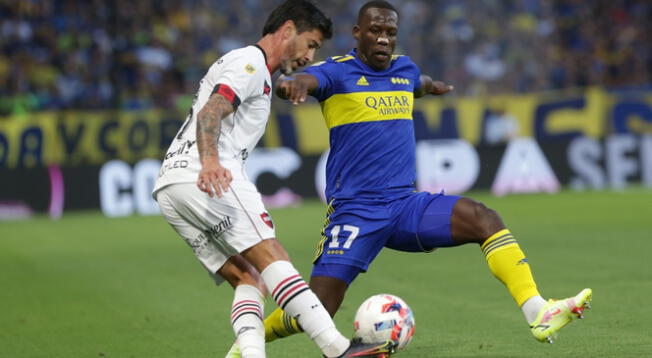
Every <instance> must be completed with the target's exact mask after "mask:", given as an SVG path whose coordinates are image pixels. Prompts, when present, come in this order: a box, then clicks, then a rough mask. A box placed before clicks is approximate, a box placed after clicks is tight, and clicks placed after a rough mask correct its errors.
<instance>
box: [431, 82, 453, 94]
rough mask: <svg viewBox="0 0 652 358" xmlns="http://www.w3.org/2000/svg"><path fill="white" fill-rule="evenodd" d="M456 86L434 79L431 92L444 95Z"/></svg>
mask: <svg viewBox="0 0 652 358" xmlns="http://www.w3.org/2000/svg"><path fill="white" fill-rule="evenodd" d="M453 89H454V88H453V86H452V85H447V84H445V83H444V82H442V81H432V88H431V89H430V94H433V95H442V94H445V93H448V92H450V91H452V90H453Z"/></svg>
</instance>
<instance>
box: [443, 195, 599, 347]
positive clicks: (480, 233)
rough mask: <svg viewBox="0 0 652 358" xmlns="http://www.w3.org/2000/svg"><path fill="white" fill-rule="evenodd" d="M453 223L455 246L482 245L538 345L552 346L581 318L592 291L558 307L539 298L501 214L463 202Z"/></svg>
mask: <svg viewBox="0 0 652 358" xmlns="http://www.w3.org/2000/svg"><path fill="white" fill-rule="evenodd" d="M451 223H452V224H451V234H452V236H453V241H454V243H455V244H458V245H459V244H463V243H469V242H477V243H479V244H480V248H481V249H482V252H483V254H484V256H485V259H486V260H487V265H488V266H489V269H490V271H491V272H492V273H493V274H494V276H495V277H496V278H498V280H500V281H501V282H502V283H503V284H504V285H505V286H506V287H507V289H508V290H509V293H510V294H511V296H512V297H513V298H514V300H515V301H516V303H517V304H518V306H519V307H520V308H521V310H522V312H523V314H524V315H525V319H526V320H527V322H528V324H529V325H530V326H531V327H533V328H532V334H534V336H535V338H537V339H538V340H539V341H543V342H545V341H548V342H552V337H553V336H554V333H555V332H557V331H558V330H559V329H561V328H562V327H563V326H565V325H566V324H567V323H568V322H570V320H571V319H572V318H573V317H574V316H580V315H581V313H582V312H583V310H584V305H585V304H586V303H587V302H588V301H589V300H590V299H591V290H590V289H585V290H584V291H582V292H580V293H579V294H578V295H577V296H575V297H571V298H567V299H565V300H561V301H556V303H551V302H546V301H545V300H544V299H543V298H542V297H541V295H540V294H539V291H538V289H537V285H536V283H535V281H534V277H533V276H532V272H531V270H530V265H529V263H528V260H527V258H526V257H525V254H524V253H523V251H522V250H521V248H520V246H519V244H518V242H517V241H516V239H515V238H514V236H513V235H512V233H511V232H510V231H509V230H507V229H506V228H505V226H504V224H503V222H502V219H501V218H500V216H499V215H498V213H496V212H495V211H494V210H491V209H489V208H487V207H486V206H485V205H483V204H482V203H478V202H476V201H474V200H472V199H469V198H461V199H460V200H459V201H458V202H457V203H456V204H455V207H454V210H453V215H452V218H451ZM483 238H486V239H483ZM559 302H564V304H567V306H568V307H570V304H571V303H573V302H575V303H576V306H577V307H578V308H568V309H566V310H564V309H562V308H563V307H566V306H564V304H562V303H559ZM562 306H563V307H562ZM579 307H581V308H579ZM557 309H559V312H557ZM553 313H554V314H553ZM541 321H544V323H541ZM548 326H549V327H548Z"/></svg>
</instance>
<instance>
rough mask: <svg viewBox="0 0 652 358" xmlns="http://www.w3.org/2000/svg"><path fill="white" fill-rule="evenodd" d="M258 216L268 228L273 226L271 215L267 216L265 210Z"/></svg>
mask: <svg viewBox="0 0 652 358" xmlns="http://www.w3.org/2000/svg"><path fill="white" fill-rule="evenodd" d="M260 218H261V219H263V222H264V223H265V225H267V226H269V228H270V229H273V228H274V222H272V217H271V216H269V214H268V213H267V212H264V213H262V214H260Z"/></svg>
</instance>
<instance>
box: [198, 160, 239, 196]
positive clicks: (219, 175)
mask: <svg viewBox="0 0 652 358" xmlns="http://www.w3.org/2000/svg"><path fill="white" fill-rule="evenodd" d="M232 180H233V176H232V175H231V171H230V170H228V169H226V168H225V167H223V166H222V165H221V164H220V163H219V162H218V161H217V160H210V161H207V162H206V163H202V168H201V171H200V172H199V178H197V187H198V188H199V190H201V191H203V192H205V193H207V194H208V196H210V197H211V198H212V197H213V195H217V197H218V198H221V197H222V194H223V193H226V192H227V191H229V185H230V184H231V181H232Z"/></svg>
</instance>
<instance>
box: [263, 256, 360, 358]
mask: <svg viewBox="0 0 652 358" xmlns="http://www.w3.org/2000/svg"><path fill="white" fill-rule="evenodd" d="M261 276H262V277H263V281H265V285H267V288H268V289H269V290H270V291H271V293H272V298H273V299H274V302H276V304H278V306H279V307H281V309H283V310H284V311H285V312H287V313H288V314H289V315H290V316H292V317H294V318H296V319H297V321H299V325H301V328H303V330H304V331H305V332H306V333H308V335H309V336H310V339H312V340H313V341H314V342H315V343H316V344H317V346H319V349H321V351H322V353H324V354H325V355H326V356H327V357H337V356H340V355H342V353H344V352H345V351H346V350H347V349H348V347H349V340H348V339H347V338H346V337H344V336H343V335H342V334H341V333H340V332H339V331H338V330H337V329H336V328H335V323H333V319H332V318H331V316H330V315H329V314H328V312H327V311H326V309H325V308H324V306H322V304H321V302H320V301H319V299H318V298H317V296H316V295H315V294H314V293H313V292H312V290H311V289H310V288H309V287H308V285H307V284H306V282H305V281H304V280H303V278H302V277H301V276H300V275H299V273H298V272H297V270H296V269H295V268H294V266H293V265H292V264H291V263H290V262H288V261H276V262H273V263H272V264H270V265H269V266H267V268H265V269H264V270H263V272H262V273H261Z"/></svg>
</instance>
